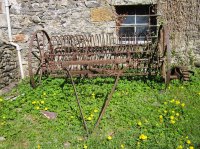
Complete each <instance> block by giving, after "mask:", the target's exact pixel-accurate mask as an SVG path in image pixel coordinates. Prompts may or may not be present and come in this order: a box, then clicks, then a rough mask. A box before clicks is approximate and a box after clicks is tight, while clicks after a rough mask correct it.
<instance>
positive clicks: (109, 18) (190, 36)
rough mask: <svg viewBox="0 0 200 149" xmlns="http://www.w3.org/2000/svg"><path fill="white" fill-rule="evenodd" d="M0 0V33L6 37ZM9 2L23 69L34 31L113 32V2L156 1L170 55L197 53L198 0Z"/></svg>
mask: <svg viewBox="0 0 200 149" xmlns="http://www.w3.org/2000/svg"><path fill="white" fill-rule="evenodd" d="M3 1H4V0H0V7H1V6H2V8H1V9H0V20H2V21H1V22H0V28H1V30H0V36H3V37H4V38H7V29H6V27H7V26H6V25H7V23H6V17H5V10H4V3H3ZM10 4H11V6H10V13H11V24H12V33H13V40H14V42H17V43H18V44H20V45H21V47H22V49H23V50H22V57H23V60H22V62H23V66H24V70H27V68H26V67H27V51H28V41H29V39H30V36H31V34H32V33H33V32H34V31H36V30H38V29H44V30H46V31H48V33H49V34H50V35H58V34H85V33H87V34H93V33H115V32H116V28H115V26H116V18H117V16H116V13H115V7H114V6H115V5H137V4H157V5H158V13H159V14H161V17H160V18H159V21H158V22H159V23H161V22H164V23H165V24H167V25H169V26H170V31H171V32H170V34H171V43H172V49H173V52H174V54H173V56H175V57H176V58H178V60H179V59H181V61H183V62H186V64H188V63H189V61H185V59H187V60H188V59H189V56H191V55H194V56H195V57H198V56H200V50H199V46H200V43H199V24H200V22H199V14H198V12H200V10H199V0H181V1H180V0H10ZM191 16H193V17H191ZM180 53H181V55H180ZM185 53H187V54H185ZM26 74H27V72H26Z"/></svg>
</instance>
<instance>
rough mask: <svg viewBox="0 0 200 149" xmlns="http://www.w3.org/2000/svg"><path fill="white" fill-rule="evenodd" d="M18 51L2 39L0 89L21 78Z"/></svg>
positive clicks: (0, 45)
mask: <svg viewBox="0 0 200 149" xmlns="http://www.w3.org/2000/svg"><path fill="white" fill-rule="evenodd" d="M18 70H19V67H18V62H17V51H16V49H15V47H13V46H12V45H9V44H7V43H4V42H2V41H1V40H0V90H1V89H2V88H4V87H6V86H8V85H10V84H11V83H13V82H17V81H18V79H19V71H18Z"/></svg>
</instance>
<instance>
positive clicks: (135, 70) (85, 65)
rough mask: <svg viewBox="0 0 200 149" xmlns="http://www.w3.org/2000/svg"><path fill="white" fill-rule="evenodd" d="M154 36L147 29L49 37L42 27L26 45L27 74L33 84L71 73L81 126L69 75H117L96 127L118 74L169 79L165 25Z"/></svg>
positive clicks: (168, 50)
mask: <svg viewBox="0 0 200 149" xmlns="http://www.w3.org/2000/svg"><path fill="white" fill-rule="evenodd" d="M157 34H158V36H157V37H156V38H155V36H154V37H152V36H151V33H150V32H147V33H146V34H145V36H144V35H143V36H142V37H140V36H136V35H114V34H95V35H63V36H52V37H49V36H48V34H47V33H46V32H45V31H44V30H39V31H36V32H35V33H34V34H33V36H32V38H31V42H30V46H29V61H28V66H29V75H30V82H31V86H32V87H34V88H35V87H37V86H38V85H39V84H40V83H41V81H42V77H43V76H53V77H66V75H67V76H70V78H71V81H72V85H73V87H74V91H75V93H76V98H77V102H78V105H79V108H80V112H81V117H82V119H83V122H84V126H85V128H86V130H87V126H86V123H85V120H84V116H83V112H82V109H81V106H80V102H79V99H78V95H77V92H76V88H75V86H74V82H73V79H72V77H79V76H80V77H97V76H100V77H106V76H114V77H116V80H115V84H114V86H113V88H112V91H111V93H110V94H109V95H108V99H107V100H106V102H105V104H104V107H103V108H102V111H101V113H100V115H99V119H98V121H97V123H96V127H97V126H98V124H99V122H100V120H101V118H102V116H103V114H104V112H105V109H106V107H107V106H108V104H109V101H110V99H111V97H112V94H113V93H114V90H115V87H116V85H117V82H118V80H119V78H120V76H157V75H160V76H162V78H163V79H164V80H165V82H166V83H167V82H169V80H170V47H169V34H168V30H167V27H165V26H160V28H159V30H158V33H157Z"/></svg>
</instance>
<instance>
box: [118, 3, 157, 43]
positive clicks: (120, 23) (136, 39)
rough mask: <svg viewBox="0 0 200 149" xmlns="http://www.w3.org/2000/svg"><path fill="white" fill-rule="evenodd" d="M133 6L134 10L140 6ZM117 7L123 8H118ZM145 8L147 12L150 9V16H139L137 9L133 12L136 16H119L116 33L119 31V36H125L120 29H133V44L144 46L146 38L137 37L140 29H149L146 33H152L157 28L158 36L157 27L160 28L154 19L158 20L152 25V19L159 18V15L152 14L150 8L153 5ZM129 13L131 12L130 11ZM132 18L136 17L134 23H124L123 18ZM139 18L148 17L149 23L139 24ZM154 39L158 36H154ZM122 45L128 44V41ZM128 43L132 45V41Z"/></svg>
mask: <svg viewBox="0 0 200 149" xmlns="http://www.w3.org/2000/svg"><path fill="white" fill-rule="evenodd" d="M131 6H132V7H133V8H134V7H137V6H138V5H131ZM142 6H143V5H141V6H140V7H142ZM154 6H155V5H154ZM117 7H123V6H117ZM145 7H146V10H147V8H148V9H149V14H138V13H137V8H135V9H134V10H133V12H134V14H117V21H116V22H117V23H116V31H117V33H118V35H119V36H120V35H123V34H121V33H120V29H122V28H132V27H133V28H134V41H133V40H132V41H131V43H134V44H137V43H139V44H144V43H145V37H146V36H137V31H138V30H139V29H138V28H140V27H147V28H148V29H146V31H145V32H146V33H147V31H148V30H149V31H151V28H153V27H156V30H155V32H156V34H157V26H158V25H157V18H154V19H155V20H156V23H152V22H151V19H152V18H153V17H157V16H158V15H157V14H156V13H150V7H152V6H151V5H145ZM116 12H117V11H116ZM129 12H130V10H129ZM130 16H132V17H134V23H124V22H123V21H124V19H123V18H124V17H130ZM139 17H147V20H148V21H146V23H137V21H138V18H139ZM125 34H126V33H125ZM147 34H148V33H147ZM154 37H157V36H154ZM125 38H126V37H125ZM121 39H122V37H120V40H121ZM141 39H143V40H141ZM147 42H149V41H148V40H147ZM121 43H124V44H126V43H127V42H126V41H121ZM128 43H130V40H129V41H128Z"/></svg>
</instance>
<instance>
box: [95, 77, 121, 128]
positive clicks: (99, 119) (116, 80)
mask: <svg viewBox="0 0 200 149" xmlns="http://www.w3.org/2000/svg"><path fill="white" fill-rule="evenodd" d="M119 78H120V73H118V75H117V77H116V79H115V84H114V85H113V87H112V90H111V92H110V94H109V95H108V98H107V100H106V102H105V104H104V106H103V108H102V110H101V113H100V115H99V118H98V120H97V122H96V124H95V127H94V130H95V129H96V128H97V127H98V126H99V123H100V122H101V119H102V117H103V115H104V114H105V111H106V108H107V107H108V105H109V103H110V100H111V99H112V95H113V93H114V92H115V88H116V86H117V84H118V81H119Z"/></svg>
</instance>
